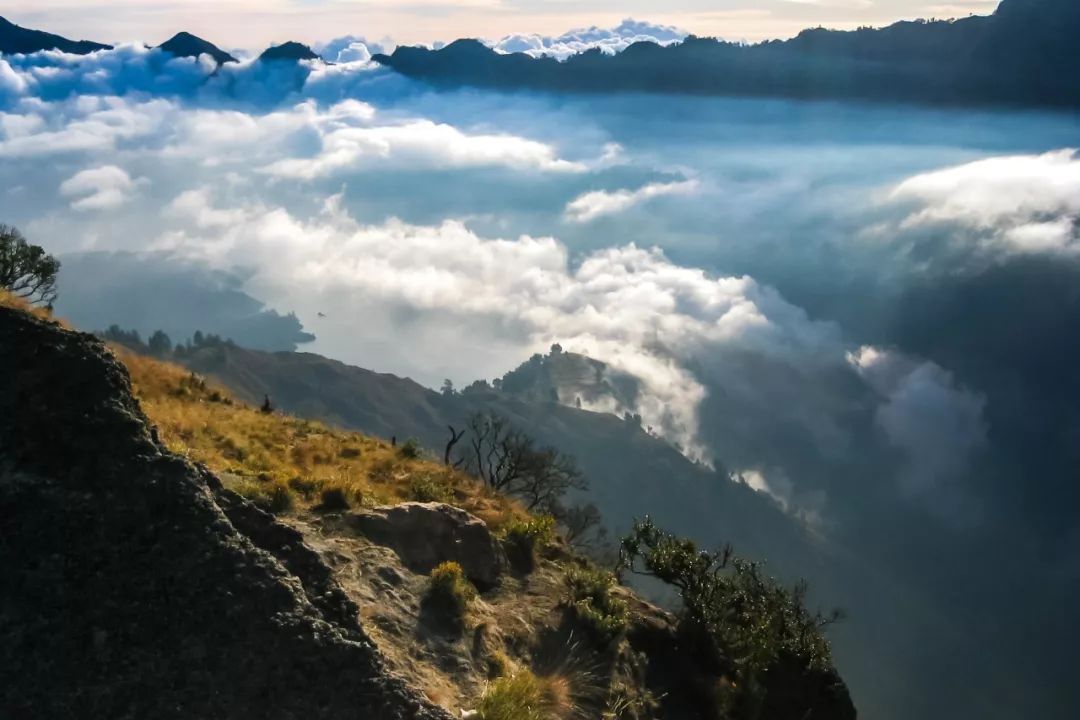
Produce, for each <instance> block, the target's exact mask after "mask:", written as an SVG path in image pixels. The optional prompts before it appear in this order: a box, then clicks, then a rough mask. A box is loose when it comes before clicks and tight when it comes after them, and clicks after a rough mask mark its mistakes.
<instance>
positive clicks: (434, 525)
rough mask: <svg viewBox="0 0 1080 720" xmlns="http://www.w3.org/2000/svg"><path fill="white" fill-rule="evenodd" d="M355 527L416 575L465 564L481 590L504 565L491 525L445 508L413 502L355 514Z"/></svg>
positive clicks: (473, 580) (350, 518) (491, 583)
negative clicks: (442, 566)
mask: <svg viewBox="0 0 1080 720" xmlns="http://www.w3.org/2000/svg"><path fill="white" fill-rule="evenodd" d="M348 520H349V523H350V525H351V526H352V527H353V529H354V530H356V531H357V532H358V533H360V534H361V535H363V536H365V537H366V538H368V539H369V540H371V541H372V542H374V543H378V544H379V545H385V546H386V547H389V548H392V549H393V550H394V551H395V552H396V553H397V554H398V557H400V558H401V561H402V563H403V564H404V565H406V566H407V567H408V568H409V569H410V570H412V571H413V572H419V573H427V572H430V571H431V570H432V568H434V567H435V566H436V565H438V564H439V563H441V562H447V561H451V560H452V561H455V562H457V563H460V564H461V568H462V570H464V571H465V576H466V577H468V578H469V579H470V580H471V581H472V582H473V583H475V584H476V585H477V586H478V587H480V588H489V587H492V586H493V585H495V583H496V582H497V581H498V579H499V575H500V574H501V573H502V570H503V567H504V564H505V561H504V559H503V557H502V552H501V550H500V549H499V546H498V544H497V543H496V542H495V538H494V537H493V536H492V534H491V531H490V530H489V529H488V526H487V524H486V523H485V522H484V521H483V520H481V519H480V518H478V517H476V516H474V515H470V514H469V513H467V512H465V511H464V510H462V509H460V508H456V507H453V506H452V505H446V504H443V503H418V502H409V503H402V504H400V505H387V506H384V507H378V508H375V509H373V510H368V511H365V512H358V513H353V514H352V515H351V516H349V518H348Z"/></svg>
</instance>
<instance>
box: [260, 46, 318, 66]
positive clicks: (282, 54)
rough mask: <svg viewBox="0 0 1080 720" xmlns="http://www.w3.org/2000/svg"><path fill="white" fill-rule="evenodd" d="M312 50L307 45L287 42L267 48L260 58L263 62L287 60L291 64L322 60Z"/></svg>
mask: <svg viewBox="0 0 1080 720" xmlns="http://www.w3.org/2000/svg"><path fill="white" fill-rule="evenodd" d="M321 59H322V58H320V57H319V56H318V55H316V54H315V53H314V52H313V51H312V49H311V48H309V47H308V46H307V45H302V44H301V43H298V42H287V43H282V44H281V45H275V46H273V47H270V48H267V49H266V50H265V51H263V54H262V55H260V56H259V60H261V61H263V62H269V61H277V60H286V61H290V62H299V61H300V60H321Z"/></svg>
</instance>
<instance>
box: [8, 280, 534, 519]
mask: <svg viewBox="0 0 1080 720" xmlns="http://www.w3.org/2000/svg"><path fill="white" fill-rule="evenodd" d="M7 297H9V298H11V296H10V295H8V296H7ZM8 302H9V303H10V304H13V305H14V304H16V302H17V301H16V300H15V299H14V298H11V299H10V300H9V301H8ZM113 351H114V352H115V353H116V354H117V356H118V357H119V358H120V359H121V360H122V361H123V362H124V364H125V365H126V366H127V368H128V371H129V373H130V374H131V379H132V385H133V388H134V390H135V394H136V396H137V397H138V398H139V401H140V404H141V405H142V408H143V411H144V412H146V414H147V416H148V417H149V418H150V419H151V421H152V422H153V423H154V424H155V425H156V426H157V428H158V432H159V435H160V438H161V440H162V442H164V443H165V444H166V445H167V446H168V447H169V449H171V450H173V451H174V452H177V453H179V454H181V455H185V456H187V457H189V458H190V459H192V460H195V461H198V462H201V463H204V464H205V465H207V466H208V467H209V468H210V469H211V470H213V471H215V472H216V473H218V474H220V475H223V477H224V482H225V484H226V486H227V487H230V488H231V489H233V490H236V491H238V492H241V494H243V495H245V496H247V497H250V498H252V499H253V500H254V501H256V502H258V503H259V504H260V505H262V506H263V507H266V508H267V509H272V510H273V511H275V512H288V511H290V510H296V509H300V508H302V507H307V506H312V507H319V509H320V510H327V511H329V510H345V509H348V508H349V507H351V506H354V505H357V504H361V501H362V500H363V501H365V502H367V501H375V500H377V501H378V502H385V503H393V502H402V501H406V500H412V499H415V498H416V497H417V496H418V495H424V496H425V497H434V496H437V497H438V499H439V500H451V501H453V502H455V504H457V505H459V506H461V507H462V508H464V509H465V510H468V511H469V512H471V513H473V514H474V515H477V516H478V517H480V518H481V519H483V520H485V521H486V522H488V523H489V524H490V525H491V526H492V527H493V528H500V527H503V526H504V525H506V524H507V523H508V522H509V521H510V520H511V519H512V518H514V517H517V516H519V515H521V514H522V513H521V510H520V509H519V508H518V507H517V506H516V505H515V503H514V502H513V501H512V500H510V499H507V498H505V497H502V496H500V495H499V494H498V493H495V492H492V491H491V490H490V489H488V488H486V487H484V486H483V485H482V484H481V483H479V482H477V481H476V480H474V479H473V478H470V477H468V476H467V475H465V474H463V473H461V472H458V471H455V470H454V469H453V468H446V467H444V466H443V465H441V464H439V463H436V462H431V461H428V460H425V459H423V458H409V457H405V456H404V455H403V454H402V453H401V452H400V450H401V449H402V448H400V447H399V448H392V447H391V446H390V445H389V444H388V443H385V442H383V441H381V440H378V439H376V438H371V437H367V436H364V435H361V434H359V433H354V432H345V431H341V430H337V429H334V428H331V427H329V426H327V425H325V424H323V423H320V422H314V421H310V420H303V419H299V418H294V417H290V416H288V415H285V414H282V413H279V412H273V413H263V412H260V411H259V408H257V407H251V406H249V405H245V404H244V403H240V402H237V401H235V400H234V399H232V397H231V396H230V395H229V393H228V392H227V391H225V390H223V389H222V388H219V387H215V386H214V385H213V384H212V383H210V382H208V381H207V380H206V379H205V378H203V377H201V376H198V375H194V374H193V373H191V372H190V371H188V370H185V369H183V368H180V367H178V366H176V365H172V364H170V363H167V362H162V361H160V360H156V359H153V358H149V357H146V356H144V355H140V354H137V353H135V352H132V351H130V350H128V349H126V348H125V347H119V346H115V345H114V346H113ZM260 478H261V479H260ZM448 490H449V492H447V491H448Z"/></svg>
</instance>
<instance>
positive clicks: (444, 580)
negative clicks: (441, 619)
mask: <svg viewBox="0 0 1080 720" xmlns="http://www.w3.org/2000/svg"><path fill="white" fill-rule="evenodd" d="M426 599H427V601H428V603H429V604H430V605H431V606H432V607H434V608H435V609H437V610H440V611H441V612H442V613H443V615H444V616H445V617H446V618H447V619H450V620H454V621H456V622H458V623H460V622H461V621H462V620H463V619H464V617H465V613H466V612H468V610H469V603H471V602H472V601H473V600H475V599H476V588H475V587H473V584H472V583H471V582H469V580H468V578H466V577H465V572H464V571H463V570H462V569H461V565H459V564H458V563H456V562H444V563H442V564H441V565H439V566H437V567H436V568H435V569H434V570H432V571H431V575H430V577H429V578H428V590H427V597H426Z"/></svg>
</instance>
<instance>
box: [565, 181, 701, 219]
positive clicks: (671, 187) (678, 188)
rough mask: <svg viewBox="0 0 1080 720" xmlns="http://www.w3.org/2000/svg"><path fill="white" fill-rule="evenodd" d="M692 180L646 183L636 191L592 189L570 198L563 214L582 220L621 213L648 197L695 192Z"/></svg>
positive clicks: (695, 185) (695, 187) (694, 184)
mask: <svg viewBox="0 0 1080 720" xmlns="http://www.w3.org/2000/svg"><path fill="white" fill-rule="evenodd" d="M697 189H698V182H697V181H696V180H684V181H681V182H670V183H649V184H648V185H644V186H642V187H640V188H638V189H637V190H616V191H613V192H609V191H607V190H595V191H593V192H588V193H585V194H584V195H580V196H579V197H577V198H574V199H573V200H571V201H570V202H569V203H568V204H567V205H566V217H567V218H568V219H569V220H572V221H574V222H579V223H584V222H589V221H590V220H595V219H596V218H598V217H601V216H604V215H614V214H616V213H621V212H624V211H626V210H628V209H630V208H632V207H634V206H635V205H640V204H641V203H643V202H646V201H647V200H651V199H652V198H656V197H662V196H664V195H687V194H690V193H693V192H696V191H697Z"/></svg>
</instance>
